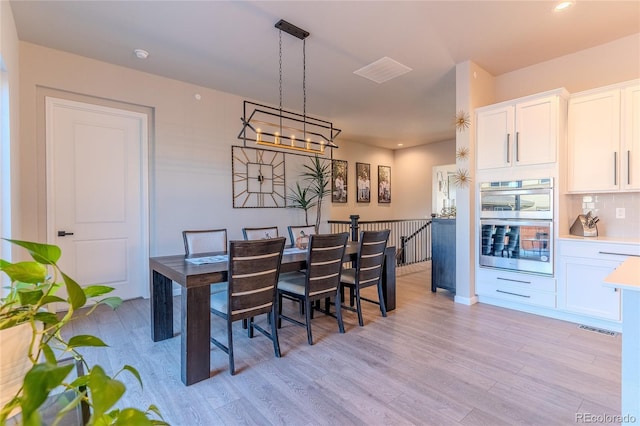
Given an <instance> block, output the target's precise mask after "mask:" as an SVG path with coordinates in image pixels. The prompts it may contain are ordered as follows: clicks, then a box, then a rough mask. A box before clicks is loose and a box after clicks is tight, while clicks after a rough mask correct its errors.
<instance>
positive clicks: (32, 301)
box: [18, 288, 43, 306]
mask: <svg viewBox="0 0 640 426" xmlns="http://www.w3.org/2000/svg"><path fill="white" fill-rule="evenodd" d="M42 295H43V293H42V290H41V289H39V288H37V289H34V290H27V289H22V290H18V300H20V304H21V305H23V306H27V305H37V304H38V303H39V302H40V299H41V298H42Z"/></svg>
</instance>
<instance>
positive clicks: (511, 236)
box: [479, 178, 554, 275]
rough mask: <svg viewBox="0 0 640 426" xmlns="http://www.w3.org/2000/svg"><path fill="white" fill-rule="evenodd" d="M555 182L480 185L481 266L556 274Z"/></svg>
mask: <svg viewBox="0 0 640 426" xmlns="http://www.w3.org/2000/svg"><path fill="white" fill-rule="evenodd" d="M553 235H554V234H553V179H551V178H545V179H529V180H514V181H505V182H484V183H482V184H481V185H480V235H479V249H480V252H479V253H480V266H481V267H487V268H500V269H507V270H512V271H517V272H527V273H536V274H546V275H552V274H553V249H554V247H553Z"/></svg>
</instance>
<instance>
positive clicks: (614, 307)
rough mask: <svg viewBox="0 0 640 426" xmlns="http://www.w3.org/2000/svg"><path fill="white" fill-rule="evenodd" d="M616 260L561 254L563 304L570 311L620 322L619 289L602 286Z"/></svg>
mask: <svg viewBox="0 0 640 426" xmlns="http://www.w3.org/2000/svg"><path fill="white" fill-rule="evenodd" d="M618 265H619V263H618V262H613V261H603V260H594V259H585V258H579V257H563V258H562V259H561V268H563V269H564V278H563V285H564V291H565V300H566V303H565V306H564V308H565V309H566V310H567V311H569V312H575V313H578V314H583V315H589V316H592V317H597V318H603V319H609V320H613V321H620V292H619V291H617V289H613V288H610V287H605V286H603V285H602V282H603V281H604V279H605V277H606V276H607V275H609V274H610V273H611V272H612V271H613V270H614V269H615V268H616V267H617V266H618Z"/></svg>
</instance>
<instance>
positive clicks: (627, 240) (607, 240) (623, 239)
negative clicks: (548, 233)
mask: <svg viewBox="0 0 640 426" xmlns="http://www.w3.org/2000/svg"><path fill="white" fill-rule="evenodd" d="M558 239H560V240H566V241H588V242H592V243H616V244H635V245H638V244H640V238H630V237H605V236H597V237H578V236H576V235H560V237H558Z"/></svg>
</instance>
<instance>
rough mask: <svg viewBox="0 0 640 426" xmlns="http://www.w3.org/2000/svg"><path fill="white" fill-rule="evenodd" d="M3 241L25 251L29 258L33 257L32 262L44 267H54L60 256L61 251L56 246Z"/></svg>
mask: <svg viewBox="0 0 640 426" xmlns="http://www.w3.org/2000/svg"><path fill="white" fill-rule="evenodd" d="M4 239H5V240H6V241H9V242H10V243H12V244H15V245H17V246H20V247H23V248H25V249H27V251H28V252H29V254H31V257H33V260H35V261H36V262H40V263H42V264H45V265H55V264H56V262H57V261H58V260H59V259H60V256H61V254H62V251H61V250H60V247H58V246H54V245H50V244H42V243H34V242H31V241H21V240H10V239H7V238H4Z"/></svg>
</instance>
